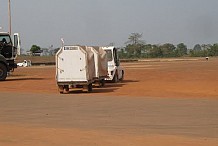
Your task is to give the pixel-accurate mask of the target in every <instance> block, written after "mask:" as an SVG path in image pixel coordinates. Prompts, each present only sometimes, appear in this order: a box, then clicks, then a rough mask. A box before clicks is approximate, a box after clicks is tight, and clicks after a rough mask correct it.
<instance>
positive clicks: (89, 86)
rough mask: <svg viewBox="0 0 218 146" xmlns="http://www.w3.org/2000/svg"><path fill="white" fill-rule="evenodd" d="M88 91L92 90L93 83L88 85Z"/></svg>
mask: <svg viewBox="0 0 218 146" xmlns="http://www.w3.org/2000/svg"><path fill="white" fill-rule="evenodd" d="M88 92H92V83H91V84H89V85H88Z"/></svg>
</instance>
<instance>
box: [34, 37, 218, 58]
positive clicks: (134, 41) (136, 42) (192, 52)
mask: <svg viewBox="0 0 218 146" xmlns="http://www.w3.org/2000/svg"><path fill="white" fill-rule="evenodd" d="M125 45H126V46H125V47H123V48H119V56H120V58H121V59H134V58H169V57H210V56H218V43H215V44H203V45H200V44H196V45H195V46H194V48H192V49H188V48H187V46H186V45H185V44H184V43H179V44H177V45H174V44H171V43H165V44H146V43H145V42H144V41H143V40H142V34H140V33H131V34H130V36H129V38H128V41H127V42H126V43H125ZM42 50H43V49H41V47H40V46H37V45H33V46H32V47H31V49H30V52H32V54H33V55H34V54H36V53H37V52H40V51H42ZM47 50H50V49H47ZM58 50H59V48H56V49H52V50H50V51H52V53H49V54H52V55H54V54H55V53H56V52H57V51H58Z"/></svg>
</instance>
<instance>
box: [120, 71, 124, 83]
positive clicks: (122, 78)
mask: <svg viewBox="0 0 218 146" xmlns="http://www.w3.org/2000/svg"><path fill="white" fill-rule="evenodd" d="M123 80H124V71H122V77H121V79H120V81H123Z"/></svg>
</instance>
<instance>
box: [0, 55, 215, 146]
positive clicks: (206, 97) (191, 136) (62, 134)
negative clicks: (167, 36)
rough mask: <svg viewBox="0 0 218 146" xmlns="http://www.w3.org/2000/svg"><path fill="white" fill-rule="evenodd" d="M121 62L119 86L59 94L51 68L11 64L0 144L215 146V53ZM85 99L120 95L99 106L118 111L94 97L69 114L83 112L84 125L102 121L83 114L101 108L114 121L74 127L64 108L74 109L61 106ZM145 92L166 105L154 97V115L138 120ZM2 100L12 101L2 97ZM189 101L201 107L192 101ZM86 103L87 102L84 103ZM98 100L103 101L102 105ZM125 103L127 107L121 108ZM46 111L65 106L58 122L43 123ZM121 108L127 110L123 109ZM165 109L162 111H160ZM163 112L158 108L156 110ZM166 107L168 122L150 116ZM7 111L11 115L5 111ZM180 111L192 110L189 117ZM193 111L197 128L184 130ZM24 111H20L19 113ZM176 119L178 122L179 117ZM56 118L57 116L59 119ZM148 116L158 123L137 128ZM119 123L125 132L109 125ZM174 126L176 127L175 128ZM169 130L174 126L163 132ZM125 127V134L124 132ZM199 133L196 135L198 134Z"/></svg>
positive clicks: (4, 85)
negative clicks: (180, 58) (207, 58)
mask: <svg viewBox="0 0 218 146" xmlns="http://www.w3.org/2000/svg"><path fill="white" fill-rule="evenodd" d="M122 65H123V66H124V68H125V80H124V81H123V82H120V83H117V84H112V83H108V84H106V86H105V87H104V88H94V89H93V93H83V92H81V91H79V90H77V91H71V92H70V94H69V95H59V92H58V90H57V86H56V81H55V67H54V66H48V67H47V66H39V67H30V68H18V69H16V70H15V72H14V73H13V74H12V75H11V76H10V77H9V78H8V79H7V81H5V82H1V83H0V93H1V95H0V102H1V104H0V105H1V107H0V110H1V112H0V145H4V146H18V145H19V146H20V145H33V146H38V145H40V146H44V145H45V146H47V145H48V146H50V145H52V146H53V145H57V146H59V145H64V146H65V145H66V146H67V145H69V146H72V145H75V146H80V145H81V146H82V145H89V146H92V145H93V146H94V145H100V146H101V145H106V146H112V145H139V146H140V145H141V146H144V145H152V146H164V145H166V146H171V145H172V146H176V145H181V146H183V145H188V146H195V145H196V146H199V145H205V146H206V145H210V146H218V134H217V133H216V131H217V124H216V123H218V116H217V114H216V111H217V108H216V107H218V104H217V99H218V84H217V83H218V76H217V73H218V68H217V65H218V59H216V58H212V59H210V61H205V60H203V59H202V60H189V61H186V60H183V61H178V60H176V61H175V60H174V61H173V60H172V61H169V60H168V61H158V62H155V61H152V62H150V61H141V62H136V63H123V64H122ZM14 95H16V96H14ZM38 97H40V98H38ZM47 97H48V98H47ZM53 97H54V98H53ZM65 97H67V98H66V99H67V100H66V103H61V100H60V98H61V99H62V100H64V98H65ZM87 97H88V98H91V99H99V98H103V99H104V98H105V97H116V98H118V99H119V100H121V99H122V100H121V101H118V100H117V99H113V100H110V99H107V100H105V101H104V107H108V106H109V103H110V104H111V106H112V105H114V104H115V105H116V104H117V106H118V107H120V109H119V110H118V111H116V109H114V111H108V110H106V109H105V108H104V107H102V108H100V109H98V106H99V104H94V103H95V102H93V104H92V105H93V106H91V107H90V106H88V104H87V105H86V106H84V102H82V101H81V102H79V105H81V109H80V110H79V111H77V112H75V113H73V114H78V116H81V115H83V116H84V117H88V118H84V117H81V118H82V119H83V118H84V119H83V120H84V121H86V122H85V124H84V125H86V126H87V124H88V123H89V122H88V121H89V120H90V121H92V120H93V121H95V120H96V121H99V120H100V121H101V122H102V121H103V122H105V121H104V117H98V116H97V115H95V114H94V115H92V116H90V115H89V114H88V113H89V112H87V111H90V110H93V109H96V111H95V112H97V113H98V112H101V114H102V115H104V114H106V115H108V116H111V119H110V118H109V119H108V121H109V122H112V125H109V128H105V127H104V128H100V129H99V128H98V126H97V125H104V124H105V123H101V122H100V123H98V122H96V121H95V122H94V124H93V125H89V124H88V126H87V127H86V126H84V125H80V124H81V123H80V122H79V120H78V119H77V120H78V121H77V122H78V123H77V122H75V121H74V120H75V119H68V118H67V114H66V113H64V110H70V111H71V110H75V109H71V108H70V105H68V106H66V105H67V104H68V103H69V102H70V103H71V102H72V104H73V102H75V98H78V99H77V100H79V101H80V100H84V98H85V99H86V98H87ZM147 97H149V98H152V100H153V99H154V101H152V102H151V103H150V104H156V103H158V102H159V101H163V100H164V101H165V100H167V103H164V104H163V103H159V106H158V107H157V106H154V107H152V108H151V109H150V111H151V113H152V111H153V112H154V113H155V114H154V115H153V116H151V115H149V114H148V115H147V118H148V119H146V118H145V119H140V118H139V117H140V116H143V114H144V113H143V111H144V110H143V107H147V106H149V105H146V102H147ZM7 99H10V100H8V101H7ZM28 99H29V100H28ZM45 99H46V102H51V101H52V102H55V103H54V105H56V106H55V107H52V108H51V107H50V108H49V107H47V106H46V105H45V106H43V107H42V108H41V107H40V105H41V104H40V103H44V102H45ZM175 99H176V100H179V101H183V100H187V103H186V104H184V105H180V104H179V102H172V101H174V100H175ZM72 100H73V101H72ZM141 100H143V101H141ZM144 100H146V101H144ZM6 101H7V102H6ZM12 101H13V104H12ZM27 101H29V102H28V104H29V105H31V106H27V107H26V106H25V105H24V104H25V102H27ZM195 101H196V102H197V103H196V104H197V105H199V106H197V107H196V106H195V104H194V103H195ZM86 102H87V103H89V102H90V101H86ZM102 102H103V101H101V102H100V103H102ZM117 102H118V103H117ZM135 102H136V103H135ZM198 102H199V103H198ZM205 102H207V105H204V104H203V107H202V106H200V105H201V104H202V103H205ZM7 103H8V104H7ZM16 103H17V104H16ZM60 103H61V104H60ZM91 103H92V102H91ZM122 103H125V105H126V106H125V105H122ZM128 103H129V106H127V105H128ZM130 103H132V104H130ZM140 103H144V104H140ZM168 103H169V105H170V106H171V107H173V108H172V109H171V108H169V109H168V106H167V105H168ZM174 103H175V105H174ZM189 103H190V104H189ZM191 103H192V104H191ZM7 105H8V106H7ZM9 105H11V106H9ZM34 105H38V106H39V107H34ZM177 106H178V108H177ZM185 106H187V107H188V109H189V110H185V109H186V107H185ZM204 106H205V107H204ZM133 107H134V108H133ZM210 107H211V109H210ZM32 108H33V109H32ZM46 108H48V109H46ZM131 108H133V110H136V111H140V112H139V113H137V112H134V113H132V114H131V115H128V116H127V115H126V114H122V113H123V112H124V111H125V112H127V113H128V112H130V113H131V110H130V109H131ZM45 109H46V112H52V113H53V112H54V111H55V112H58V110H60V111H62V110H63V113H62V114H61V113H59V114H60V117H58V118H59V120H58V121H56V120H55V118H54V119H53V120H54V121H52V120H50V121H49V120H48V121H46V122H45V123H42V121H43V120H44V119H43V118H44V117H43V116H42V115H40V114H42V113H43V112H44V110H45ZM127 109H129V111H128V110H127ZM166 109H167V111H165V110H166ZM181 110H182V111H185V113H183V112H181ZM21 111H22V112H21ZM81 111H82V112H81ZM84 111H86V112H87V113H86V112H84ZM163 111H164V113H162V112H163ZM170 111H175V113H172V114H171V115H168V116H167V118H169V119H170V116H172V117H173V116H175V115H176V116H175V118H173V119H172V123H171V122H169V123H164V122H163V121H165V120H166V119H165V118H164V116H163V117H162V119H159V120H157V121H153V118H154V117H155V118H159V117H161V114H166V113H169V112H170ZM116 112H117V113H116ZM212 112H214V114H211V113H212ZM7 113H10V114H8V115H7ZM136 113H137V114H136ZM186 113H190V114H188V115H187V114H186ZM196 113H198V114H199V115H201V116H199V117H198V118H199V119H203V122H202V123H200V126H199V127H197V128H194V129H192V128H193V127H192V128H191V126H190V125H188V129H189V128H190V129H189V130H187V131H186V130H184V128H181V127H180V126H179V125H183V124H184V123H186V124H187V123H188V122H191V123H192V124H193V123H196V122H197V119H195V114H196ZM22 114H23V116H21V115H22ZM68 114H69V113H68ZM70 114H72V113H70ZM84 114H85V115H84ZM110 114H111V115H110ZM117 114H118V115H119V114H120V116H117ZM134 114H136V115H134ZM29 115H31V116H33V117H34V120H33V119H29V118H30V117H29ZM208 115H210V116H208ZM17 116H18V117H17ZM95 116H96V117H95ZM131 116H135V119H132V120H130V121H131V122H132V123H131V122H130V123H128V122H127V121H128V118H129V119H131ZM177 116H178V117H177ZM182 116H184V117H186V118H184V121H183V120H182V119H183V117H182ZM93 117H94V118H93ZM192 117H193V119H192ZM102 118H103V119H102ZM113 118H115V119H117V121H116V120H115V121H114V119H113ZM149 118H150V119H149ZM180 118H181V121H180V120H178V119H180ZM207 118H208V119H207ZM36 119H37V120H36ZM61 119H63V121H62V120H61ZM65 120H69V121H70V122H72V123H71V124H69V123H66V122H64V121H65ZM147 120H151V123H154V125H155V122H157V123H158V124H157V125H155V126H154V127H152V128H151V130H150V131H146V132H140V131H141V130H140V124H141V122H144V123H146V122H147ZM161 120H163V121H161ZM84 121H81V122H84ZM140 121H141V122H140ZM169 121H170V120H169ZM113 122H114V123H113ZM162 122H163V125H164V124H167V125H168V126H169V127H170V126H172V127H170V128H169V129H168V128H166V127H165V126H164V128H163V127H158V125H159V126H160V125H161V124H160V123H162ZM173 122H175V123H173ZM55 123H56V124H55ZM120 123H121V124H120ZM122 123H125V124H124V125H125V126H124V128H125V129H127V130H126V131H122V130H121V131H120V130H117V129H119V126H118V127H116V126H115V127H114V125H117V124H118V125H119V124H120V126H121V125H122ZM133 123H134V124H133ZM151 123H149V124H151ZM95 124H96V125H95ZM113 124H114V125H113ZM131 124H133V125H131ZM175 125H177V126H176V127H173V126H175ZM202 125H203V127H204V126H205V127H204V128H205V129H204V128H203V129H202V130H201V131H197V130H196V129H201V128H202ZM211 125H212V126H211ZM107 126H108V125H107ZM132 126H134V128H135V130H134V131H131V128H133V127H132ZM156 126H157V127H156ZM183 126H184V125H183ZM185 126H187V125H185ZM189 126H190V127H189ZM121 127H122V126H121ZM137 128H138V129H137ZM186 128H187V127H186ZM142 129H143V128H142ZM145 129H146V128H145ZM157 129H158V130H157ZM172 129H175V130H173V131H171V132H166V131H170V130H172ZM206 129H208V130H206ZM129 130H130V131H131V132H128V131H129ZM175 131H177V132H175ZM198 132H199V133H202V134H200V135H197V133H198ZM209 133H210V134H209ZM196 135H197V136H196Z"/></svg>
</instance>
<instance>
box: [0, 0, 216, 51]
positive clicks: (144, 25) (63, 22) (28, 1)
mask: <svg viewBox="0 0 218 146" xmlns="http://www.w3.org/2000/svg"><path fill="white" fill-rule="evenodd" d="M217 6H218V0H11V12H12V32H13V33H14V32H19V33H20V37H21V40H22V48H23V49H25V50H30V48H31V46H32V45H38V46H40V47H41V48H49V47H50V46H53V47H54V48H58V47H60V46H61V38H64V41H65V44H67V45H89V46H107V45H109V44H110V43H113V44H115V46H118V47H122V46H125V42H127V41H128V37H129V36H130V35H131V33H142V34H143V38H142V40H144V41H145V42H146V43H148V44H149V43H150V44H163V43H172V44H174V45H177V44H179V43H184V44H186V45H187V46H188V47H189V48H193V46H194V45H195V44H214V43H218V15H217V14H218V9H217ZM0 27H2V28H3V29H2V31H8V0H0Z"/></svg>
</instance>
